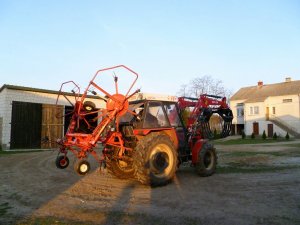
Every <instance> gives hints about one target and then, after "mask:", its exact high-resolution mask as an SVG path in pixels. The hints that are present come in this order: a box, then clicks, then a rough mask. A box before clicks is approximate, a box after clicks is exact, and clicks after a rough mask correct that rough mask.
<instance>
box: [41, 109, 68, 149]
mask: <svg viewBox="0 0 300 225" xmlns="http://www.w3.org/2000/svg"><path fill="white" fill-rule="evenodd" d="M63 110H64V108H63V106H56V105H46V104H45V105H43V106H42V112H43V113H42V131H41V135H42V140H49V141H42V146H41V147H42V148H56V147H58V146H57V144H56V143H55V142H56V140H57V139H58V138H62V137H63V129H64V128H63V127H64V125H63V117H61V115H63V113H62V112H63ZM57 115H60V117H57Z"/></svg>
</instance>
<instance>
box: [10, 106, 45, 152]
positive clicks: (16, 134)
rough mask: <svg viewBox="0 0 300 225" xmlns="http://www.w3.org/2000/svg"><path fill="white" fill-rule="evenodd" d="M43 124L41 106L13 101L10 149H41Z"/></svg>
mask: <svg viewBox="0 0 300 225" xmlns="http://www.w3.org/2000/svg"><path fill="white" fill-rule="evenodd" d="M41 122H42V105H41V104H36V103H29V102H17V101H13V102H12V119H11V136H10V148H11V149H22V148H23V149H25V148H40V147H41Z"/></svg>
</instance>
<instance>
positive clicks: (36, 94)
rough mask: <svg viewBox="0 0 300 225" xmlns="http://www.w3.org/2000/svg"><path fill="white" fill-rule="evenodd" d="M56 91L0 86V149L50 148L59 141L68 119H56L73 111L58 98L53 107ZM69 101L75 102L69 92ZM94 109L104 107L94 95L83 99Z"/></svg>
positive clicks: (65, 102) (66, 103) (64, 100)
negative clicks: (47, 140) (46, 140)
mask: <svg viewBox="0 0 300 225" xmlns="http://www.w3.org/2000/svg"><path fill="white" fill-rule="evenodd" d="M57 95H58V91H53V90H45V89H38V88H30V87H22V86H15V85H7V84H5V85H3V86H2V87H1V88H0V147H1V148H2V149H31V148H52V147H54V146H52V144H51V142H48V143H44V142H42V139H43V138H44V137H48V138H51V139H52V141H55V140H56V139H57V138H62V137H63V136H64V133H65V132H66V129H67V127H68V125H69V121H70V116H66V117H58V118H57V117H56V115H57V113H59V114H60V115H63V114H67V113H69V112H70V111H72V110H73V107H72V106H71V104H70V103H69V102H68V101H67V100H66V99H63V98H61V99H60V100H59V102H58V105H59V107H57V106H56V105H55V104H56V99H57ZM69 96H70V100H71V101H74V102H75V98H74V96H73V94H72V93H69ZM86 99H87V100H89V101H92V102H94V103H95V104H96V107H97V108H103V107H104V106H105V104H104V101H102V100H100V99H99V98H98V97H96V96H88V98H86Z"/></svg>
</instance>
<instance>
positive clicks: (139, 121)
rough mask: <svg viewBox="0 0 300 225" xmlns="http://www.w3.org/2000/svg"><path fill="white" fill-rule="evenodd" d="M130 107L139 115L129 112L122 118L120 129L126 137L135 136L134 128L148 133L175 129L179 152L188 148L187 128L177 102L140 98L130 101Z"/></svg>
mask: <svg viewBox="0 0 300 225" xmlns="http://www.w3.org/2000/svg"><path fill="white" fill-rule="evenodd" d="M129 109H130V110H131V111H133V112H135V113H136V114H137V116H135V115H133V114H131V113H127V114H126V115H125V116H123V117H122V118H121V120H120V130H121V132H122V134H123V136H124V137H129V136H134V135H133V130H136V131H137V130H138V131H141V130H142V131H145V132H146V133H147V134H148V132H158V131H163V130H170V129H174V130H175V132H176V141H177V140H178V148H179V152H181V151H182V150H184V149H186V147H187V146H186V145H187V140H186V129H185V127H184V124H183V121H182V119H181V117H180V114H179V109H178V107H177V103H176V102H171V101H160V100H138V101H133V102H130V103H129ZM127 139H130V138H127Z"/></svg>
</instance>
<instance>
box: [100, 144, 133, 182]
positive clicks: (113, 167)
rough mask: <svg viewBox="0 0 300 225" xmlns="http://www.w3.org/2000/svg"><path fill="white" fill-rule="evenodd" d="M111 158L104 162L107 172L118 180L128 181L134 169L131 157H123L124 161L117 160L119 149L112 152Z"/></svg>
mask: <svg viewBox="0 0 300 225" xmlns="http://www.w3.org/2000/svg"><path fill="white" fill-rule="evenodd" d="M112 151H113V152H112V157H110V159H107V160H106V168H107V171H108V172H109V173H110V174H112V175H114V176H116V177H118V178H120V179H129V178H133V177H134V169H133V166H132V164H133V162H132V157H131V156H130V155H128V156H125V157H126V158H125V157H124V159H119V151H120V149H119V148H114V149H113V150H112Z"/></svg>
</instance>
